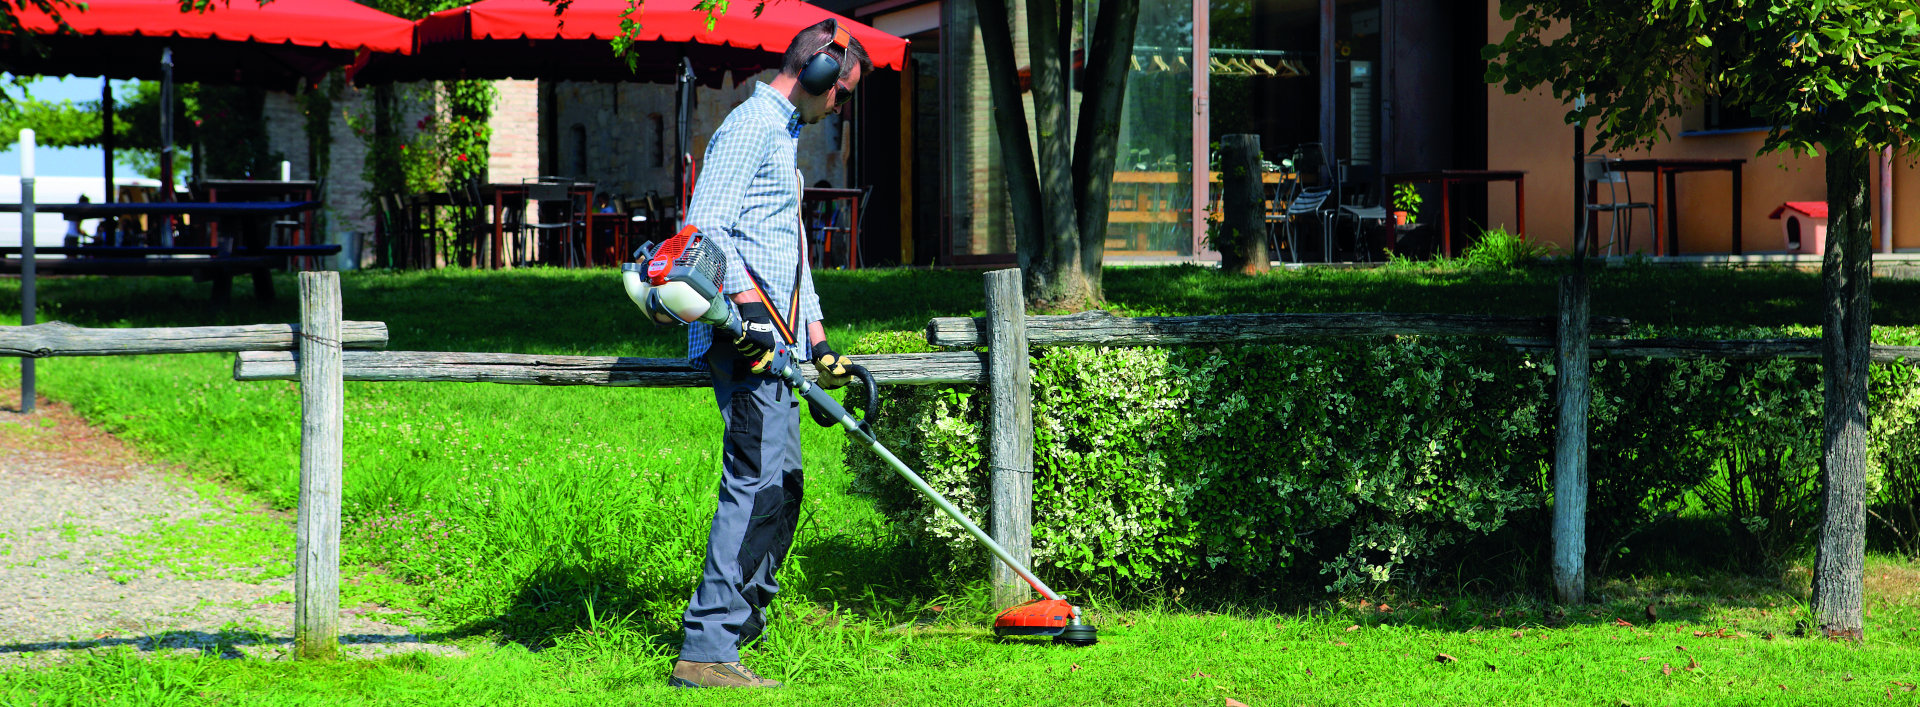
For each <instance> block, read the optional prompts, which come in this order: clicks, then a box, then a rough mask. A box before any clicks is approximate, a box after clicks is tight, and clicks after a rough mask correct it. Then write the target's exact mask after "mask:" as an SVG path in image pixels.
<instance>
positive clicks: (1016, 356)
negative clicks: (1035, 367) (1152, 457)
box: [986, 268, 1033, 608]
mask: <svg viewBox="0 0 1920 707" xmlns="http://www.w3.org/2000/svg"><path fill="white" fill-rule="evenodd" d="M986 321H987V391H988V398H989V400H990V401H991V402H990V403H989V405H990V407H989V408H988V411H987V440H988V442H987V465H988V469H989V470H990V472H991V474H990V476H989V479H988V482H989V485H990V486H991V491H992V497H993V501H992V504H993V505H992V506H991V508H990V511H989V517H988V520H989V521H990V522H989V523H988V529H989V532H990V533H991V534H992V535H993V541H994V542H997V543H1000V546H1001V547H1004V548H1006V549H1007V553H1008V554H1010V555H1012V556H1013V558H1014V559H1016V560H1019V561H1020V564H1022V565H1029V566H1031V565H1032V563H1033V527H1032V517H1033V372H1032V371H1031V370H1030V369H1028V367H1027V301H1026V293H1025V292H1024V291H1023V290H1022V289H1021V285H1020V270H1019V268H1012V269H1007V270H995V271H993V272H990V273H987V317H986ZM991 566H992V568H993V569H992V570H990V573H989V575H988V577H989V579H990V580H991V581H992V582H993V604H994V606H995V607H996V608H1006V607H1009V606H1013V605H1015V604H1020V603H1023V602H1025V601H1027V599H1028V598H1029V596H1030V595H1029V593H1028V591H1027V584H1026V581H1025V580H1023V579H1021V578H1020V575H1019V574H1018V573H1015V572H1014V571H1013V570H1012V569H1010V568H1008V567H1007V566H1006V564H1004V563H1000V562H995V563H993V564H992V565H991Z"/></svg>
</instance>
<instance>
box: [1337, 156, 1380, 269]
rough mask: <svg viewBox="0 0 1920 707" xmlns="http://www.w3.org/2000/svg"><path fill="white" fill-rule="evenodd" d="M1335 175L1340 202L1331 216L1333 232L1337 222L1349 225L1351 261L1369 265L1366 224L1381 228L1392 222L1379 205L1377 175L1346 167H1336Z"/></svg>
mask: <svg viewBox="0 0 1920 707" xmlns="http://www.w3.org/2000/svg"><path fill="white" fill-rule="evenodd" d="M1339 173H1340V184H1341V195H1342V196H1343V198H1344V200H1343V201H1342V202H1340V204H1339V207H1338V211H1337V212H1336V213H1335V215H1334V222H1335V224H1336V230H1337V226H1338V224H1339V223H1340V222H1343V221H1352V222H1353V253H1354V259H1355V260H1361V261H1365V262H1373V249H1372V248H1371V247H1369V245H1368V243H1367V224H1368V223H1369V222H1371V223H1374V224H1376V225H1379V226H1385V225H1386V224H1387V222H1388V221H1391V220H1392V219H1391V217H1389V216H1388V214H1387V207H1386V206H1385V205H1384V204H1382V203H1380V183H1379V182H1380V179H1379V174H1378V172H1377V170H1375V169H1374V168H1372V167H1370V166H1351V165H1346V164H1341V165H1340V166H1339ZM1329 255H1331V253H1329Z"/></svg>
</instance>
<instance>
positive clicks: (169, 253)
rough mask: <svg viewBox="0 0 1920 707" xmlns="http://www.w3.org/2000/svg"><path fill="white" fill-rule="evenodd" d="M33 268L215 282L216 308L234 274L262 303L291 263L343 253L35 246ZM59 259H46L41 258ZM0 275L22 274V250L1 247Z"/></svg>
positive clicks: (228, 295)
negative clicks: (247, 279) (244, 277)
mask: <svg viewBox="0 0 1920 707" xmlns="http://www.w3.org/2000/svg"><path fill="white" fill-rule="evenodd" d="M33 251H34V255H35V257H34V261H33V268H34V272H35V273H36V274H44V275H104V276H136V277H145V276H156V277H165V276H181V275H185V276H190V277H192V278H193V281H194V282H212V283H213V303H214V304H215V305H217V306H224V305H226V304H227V303H228V302H229V301H231V300H232V297H233V278H234V276H235V275H241V274H250V275H252V276H253V296H254V298H255V299H258V300H260V301H263V302H265V301H271V300H272V299H273V271H274V270H275V269H279V268H284V267H285V266H286V264H287V259H288V258H302V257H318V256H327V255H335V254H338V253H339V252H340V246H338V245H307V246H271V247H266V248H254V249H242V250H228V249H226V248H215V247H211V246H176V247H166V248H162V247H152V248H146V247H115V246H81V247H77V248H69V247H36V248H34V249H33ZM43 254H44V255H61V256H66V257H63V258H55V259H43V258H40V257H39V256H40V255H43ZM0 256H5V257H0V274H8V275H17V274H19V273H20V267H21V259H20V257H19V256H20V248H19V246H5V247H0Z"/></svg>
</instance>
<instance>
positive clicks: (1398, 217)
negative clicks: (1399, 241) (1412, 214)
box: [1393, 211, 1408, 226]
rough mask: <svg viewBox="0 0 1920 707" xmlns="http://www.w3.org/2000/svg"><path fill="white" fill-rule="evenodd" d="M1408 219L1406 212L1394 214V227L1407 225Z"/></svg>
mask: <svg viewBox="0 0 1920 707" xmlns="http://www.w3.org/2000/svg"><path fill="white" fill-rule="evenodd" d="M1407 217H1408V214H1407V212H1405V211H1395V212H1393V225H1395V226H1405V225H1407Z"/></svg>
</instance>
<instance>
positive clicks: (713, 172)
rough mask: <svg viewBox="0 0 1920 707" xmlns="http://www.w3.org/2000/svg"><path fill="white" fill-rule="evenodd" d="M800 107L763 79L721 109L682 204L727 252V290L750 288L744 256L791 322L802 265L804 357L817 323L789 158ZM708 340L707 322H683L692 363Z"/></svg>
mask: <svg viewBox="0 0 1920 707" xmlns="http://www.w3.org/2000/svg"><path fill="white" fill-rule="evenodd" d="M801 125H802V123H801V122H800V116H799V113H798V112H797V111H796V110H795V109H794V107H793V103H792V102H790V101H788V100H787V97H786V96H782V95H780V92H779V91H775V90H773V87H771V86H768V85H766V84H764V83H762V84H757V85H755V86H754V88H753V95H752V96H750V97H748V98H747V100H746V102H744V103H741V104H740V106H739V107H737V108H734V109H733V112H732V113H729V114H727V120H726V122H723V123H721V124H720V129H719V130H716V131H714V133H713V138H712V139H710V140H709V141H708V142H707V156H706V159H705V160H703V161H702V162H701V164H700V179H699V184H698V185H697V186H696V187H695V188H694V190H693V203H691V204H689V205H688V206H687V222H688V223H690V224H692V225H694V226H695V227H698V228H699V229H700V232H701V233H704V234H706V235H708V236H711V237H713V238H714V239H715V240H714V242H715V243H718V244H719V245H720V246H721V247H722V248H724V249H725V250H726V251H727V274H726V282H725V283H724V284H722V285H721V288H722V290H723V291H725V293H726V294H728V295H732V294H734V293H737V292H746V291H749V290H752V289H753V282H752V281H751V280H750V279H748V277H747V271H746V269H745V268H743V267H741V266H740V261H741V259H742V258H744V259H746V262H747V263H748V264H750V265H752V266H753V271H754V272H755V273H757V274H759V275H760V278H761V280H763V282H762V283H761V286H762V287H763V288H765V289H766V294H767V298H768V299H771V300H773V302H772V304H773V308H774V310H775V311H777V312H779V313H780V315H781V316H783V317H786V318H787V319H788V321H790V322H791V321H792V320H793V318H794V314H793V312H791V311H788V310H789V309H791V306H790V303H791V302H792V301H793V287H794V277H793V276H794V272H795V270H796V269H798V270H799V271H800V283H799V286H800V315H799V317H798V319H799V326H798V327H797V328H796V329H795V331H794V336H796V337H798V338H799V339H800V341H799V342H797V343H799V344H800V346H801V351H802V352H803V353H802V354H801V355H803V356H804V355H805V353H804V352H805V351H806V346H807V341H806V334H805V332H806V330H807V323H808V322H814V321H819V320H820V319H821V315H820V298H819V297H818V296H816V295H815V294H814V292H813V272H812V271H811V270H808V269H806V268H801V267H800V263H804V262H806V257H807V254H806V250H805V249H806V239H805V238H802V237H801V234H800V187H801V182H800V172H799V169H798V167H797V165H796V163H795V158H796V156H797V154H798V152H799V149H800V127H801ZM712 343H713V333H712V331H711V328H710V327H708V326H706V325H704V324H695V325H693V326H691V327H688V332H687V357H688V358H690V359H693V361H694V362H696V364H698V363H699V362H700V361H701V357H703V356H705V355H706V352H707V349H708V348H709V346H710V345H711V344H712Z"/></svg>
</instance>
